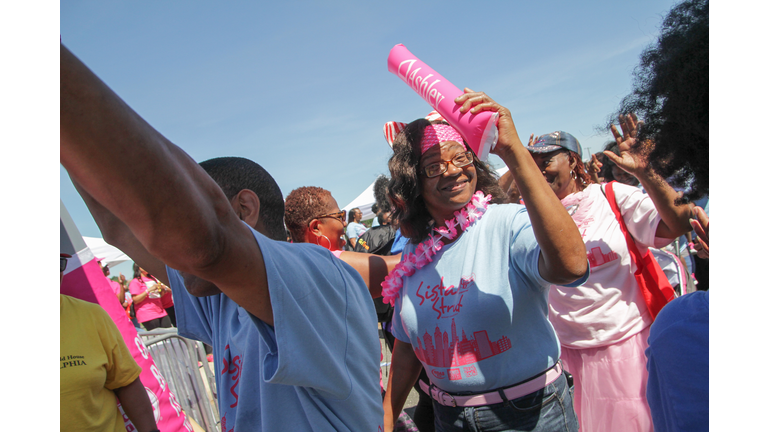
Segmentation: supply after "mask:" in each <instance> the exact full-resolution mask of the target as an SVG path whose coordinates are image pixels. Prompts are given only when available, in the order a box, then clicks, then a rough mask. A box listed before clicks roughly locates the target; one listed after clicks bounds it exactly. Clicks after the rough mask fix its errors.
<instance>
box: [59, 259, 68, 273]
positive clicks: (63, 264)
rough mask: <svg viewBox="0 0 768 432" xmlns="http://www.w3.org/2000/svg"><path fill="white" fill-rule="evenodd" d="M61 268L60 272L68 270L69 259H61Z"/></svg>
mask: <svg viewBox="0 0 768 432" xmlns="http://www.w3.org/2000/svg"><path fill="white" fill-rule="evenodd" d="M60 267H61V270H59V272H63V271H64V270H66V269H67V258H65V257H61V265H60Z"/></svg>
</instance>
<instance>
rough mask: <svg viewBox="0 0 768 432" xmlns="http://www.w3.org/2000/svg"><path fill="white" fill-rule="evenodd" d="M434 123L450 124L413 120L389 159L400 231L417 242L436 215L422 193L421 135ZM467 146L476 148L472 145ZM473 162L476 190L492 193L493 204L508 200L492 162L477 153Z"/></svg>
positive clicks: (392, 199)
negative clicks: (491, 167) (433, 215)
mask: <svg viewBox="0 0 768 432" xmlns="http://www.w3.org/2000/svg"><path fill="white" fill-rule="evenodd" d="M430 124H448V123H446V122H444V121H436V122H430V121H429V120H427V119H423V118H422V119H418V120H414V121H412V122H411V123H409V124H408V125H407V126H406V127H405V128H404V129H403V130H402V131H401V132H400V133H399V134H397V136H396V137H395V142H394V143H393V146H392V149H393V150H394V154H393V155H392V157H391V158H390V159H389V172H390V174H391V176H392V178H391V180H390V181H389V185H388V187H387V196H388V198H389V201H390V203H391V204H392V218H393V219H395V220H397V221H399V222H400V231H401V232H402V234H403V236H404V237H406V238H408V239H411V240H412V241H414V242H421V241H423V240H424V239H426V238H427V236H428V235H429V232H430V229H431V226H430V222H431V220H432V216H431V215H430V214H429V211H427V206H426V204H425V203H424V198H423V197H422V196H421V192H420V189H421V184H420V182H419V160H420V159H421V138H422V137H423V135H424V128H426V127H427V126H428V125H430ZM465 145H466V143H465ZM466 147H467V148H468V149H469V150H470V151H472V149H471V148H470V147H469V146H466ZM473 154H474V152H473ZM473 165H474V166H475V169H476V170H477V188H476V189H475V190H476V191H477V190H481V191H483V193H484V194H486V195H488V194H490V195H492V199H491V202H492V203H495V204H500V203H503V202H505V201H506V199H507V196H506V194H505V193H504V191H502V190H501V187H500V186H499V182H498V180H497V179H496V177H495V176H494V174H493V171H491V169H490V168H489V166H488V164H486V163H484V162H481V161H480V160H478V158H477V156H475V158H474V162H473Z"/></svg>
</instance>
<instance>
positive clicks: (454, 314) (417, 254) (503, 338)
mask: <svg viewBox="0 0 768 432" xmlns="http://www.w3.org/2000/svg"><path fill="white" fill-rule="evenodd" d="M455 102H456V103H457V104H458V105H459V106H460V107H461V108H460V110H461V112H462V113H467V112H470V113H471V114H475V113H478V112H480V111H492V112H497V113H499V120H498V132H499V139H498V143H497V144H496V146H495V148H494V149H493V150H492V151H491V152H492V153H494V154H496V155H498V156H499V157H501V159H502V160H503V161H504V162H505V163H506V164H507V166H508V167H509V169H510V172H511V173H512V174H511V175H512V176H513V177H514V180H515V182H516V184H517V186H518V188H519V190H520V193H521V195H522V197H523V199H524V200H525V203H526V207H522V206H520V205H518V204H500V203H503V202H505V199H506V197H505V195H504V192H503V191H502V190H501V188H500V187H499V186H498V182H497V180H496V179H495V177H494V176H493V174H492V172H491V170H490V169H489V167H488V165H487V164H485V163H483V162H481V161H479V160H477V157H476V156H475V153H474V151H473V150H472V149H471V148H469V147H468V146H467V145H466V143H465V142H464V140H463V138H462V137H461V135H460V134H459V133H458V132H457V131H456V130H455V129H454V128H452V127H451V126H450V125H448V123H447V122H445V121H442V119H438V120H427V119H418V120H415V121H413V122H412V123H410V124H408V125H407V126H405V128H404V130H402V131H401V132H400V133H399V134H398V135H397V136H396V137H395V139H394V142H393V150H394V155H393V156H392V158H391V159H390V161H389V168H390V172H391V178H392V180H391V181H390V184H389V188H388V194H389V199H390V201H391V202H392V204H393V218H394V219H397V220H398V221H399V223H400V229H401V231H402V234H403V236H405V237H407V238H409V239H410V242H409V244H408V245H407V246H406V248H405V250H404V251H403V258H402V261H401V263H400V265H399V267H398V268H397V269H396V270H394V271H393V272H390V275H389V276H388V277H387V280H386V281H385V283H384V284H383V289H382V293H383V295H384V300H385V301H389V302H391V303H392V304H393V305H394V306H395V315H394V316H393V330H394V334H395V336H396V338H397V340H396V342H395V347H394V350H393V355H392V367H391V372H390V377H389V383H388V385H387V393H386V396H385V400H384V413H385V416H384V417H385V418H384V422H385V430H392V427H393V424H394V422H395V420H396V419H397V417H398V415H399V413H400V411H401V410H402V407H403V405H404V402H405V398H406V397H407V395H408V391H409V390H410V388H411V387H412V386H413V385H414V384H415V383H416V381H417V377H418V375H419V372H420V371H421V370H422V368H424V369H425V370H426V371H428V376H429V377H430V381H431V382H429V383H424V382H420V383H419V385H420V386H421V387H422V388H423V389H425V391H428V392H429V393H430V395H431V396H432V398H433V407H434V410H435V428H436V430H438V431H453V430H456V431H459V430H463V428H464V427H466V426H467V425H468V424H472V425H474V427H476V428H477V429H478V430H501V431H511V430H528V431H552V430H576V428H577V427H578V424H577V420H576V416H575V414H574V411H573V405H572V401H571V393H570V391H569V383H568V380H567V374H566V373H563V371H562V368H561V367H560V365H559V363H558V360H559V343H558V341H557V336H556V335H555V333H554V329H553V328H552V326H551V324H550V323H549V322H548V321H547V319H546V316H547V305H546V298H547V292H548V291H547V290H548V288H547V285H548V284H550V283H557V284H564V285H566V284H572V283H574V282H575V283H577V284H578V283H581V282H583V280H584V279H585V278H586V277H587V275H588V264H587V258H586V250H585V247H584V243H583V242H582V241H581V236H580V235H579V232H578V230H577V228H576V225H575V224H574V223H573V220H572V219H571V217H570V216H569V215H568V213H567V212H566V211H565V209H564V208H563V206H562V205H561V204H560V201H559V200H558V199H557V197H556V196H555V194H554V193H553V192H552V189H551V188H550V187H549V185H548V184H547V183H546V181H545V179H544V177H543V176H542V175H541V171H539V170H538V168H537V167H536V164H535V163H534V161H533V158H532V157H531V155H530V154H529V153H528V151H527V150H526V148H525V146H524V145H523V143H522V142H521V141H520V138H519V137H518V134H517V131H516V129H515V125H514V122H513V121H512V117H511V114H510V112H509V110H508V109H506V108H504V107H502V106H501V105H499V104H497V103H496V102H494V101H493V100H492V99H491V98H489V97H488V96H487V95H485V94H484V93H476V92H472V91H470V90H468V89H466V90H465V93H464V94H463V95H462V96H460V97H458V98H457V99H456V100H455ZM488 195H491V197H489V196H488Z"/></svg>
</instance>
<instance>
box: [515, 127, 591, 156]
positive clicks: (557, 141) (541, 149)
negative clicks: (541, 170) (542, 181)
mask: <svg viewBox="0 0 768 432" xmlns="http://www.w3.org/2000/svg"><path fill="white" fill-rule="evenodd" d="M526 148H527V149H528V151H530V152H531V153H549V152H553V151H555V150H560V149H561V148H564V149H566V150H570V151H572V152H575V153H578V155H579V157H582V156H581V144H579V140H577V139H576V137H574V136H573V135H571V134H569V133H568V132H563V131H555V132H551V133H548V134H545V135H542V136H540V137H539V139H537V140H536V142H535V143H533V145H530V146H528V147H526Z"/></svg>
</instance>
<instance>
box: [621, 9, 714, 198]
mask: <svg viewBox="0 0 768 432" xmlns="http://www.w3.org/2000/svg"><path fill="white" fill-rule="evenodd" d="M632 87H633V89H632V93H631V94H630V95H628V96H626V97H625V98H624V99H623V100H622V101H621V104H620V106H619V109H618V111H617V112H616V113H614V115H613V119H612V122H615V119H616V117H617V116H618V114H620V113H630V112H635V113H637V115H638V117H640V118H642V119H643V121H644V122H645V124H644V126H643V127H642V128H641V129H640V131H639V132H638V141H639V142H643V141H645V140H651V141H653V143H654V144H655V146H654V148H653V150H652V151H651V153H650V154H649V159H650V164H651V167H652V168H653V169H654V170H655V171H656V172H657V173H658V174H659V175H661V176H662V177H664V178H667V179H671V180H670V184H672V185H673V186H677V187H681V188H682V187H685V186H687V185H689V184H690V186H691V191H690V192H689V193H687V194H686V197H685V198H687V199H697V198H700V197H701V196H703V195H705V194H708V193H709V1H708V0H686V1H683V2H681V3H679V4H677V5H676V6H674V7H673V8H672V9H671V10H670V11H669V14H667V16H666V17H665V18H664V21H663V22H662V27H661V35H660V36H659V39H658V41H657V42H656V44H655V45H651V46H650V47H648V48H646V49H645V51H643V53H642V55H641V57H640V64H639V65H638V67H637V68H636V69H635V71H634V81H633V85H632Z"/></svg>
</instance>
